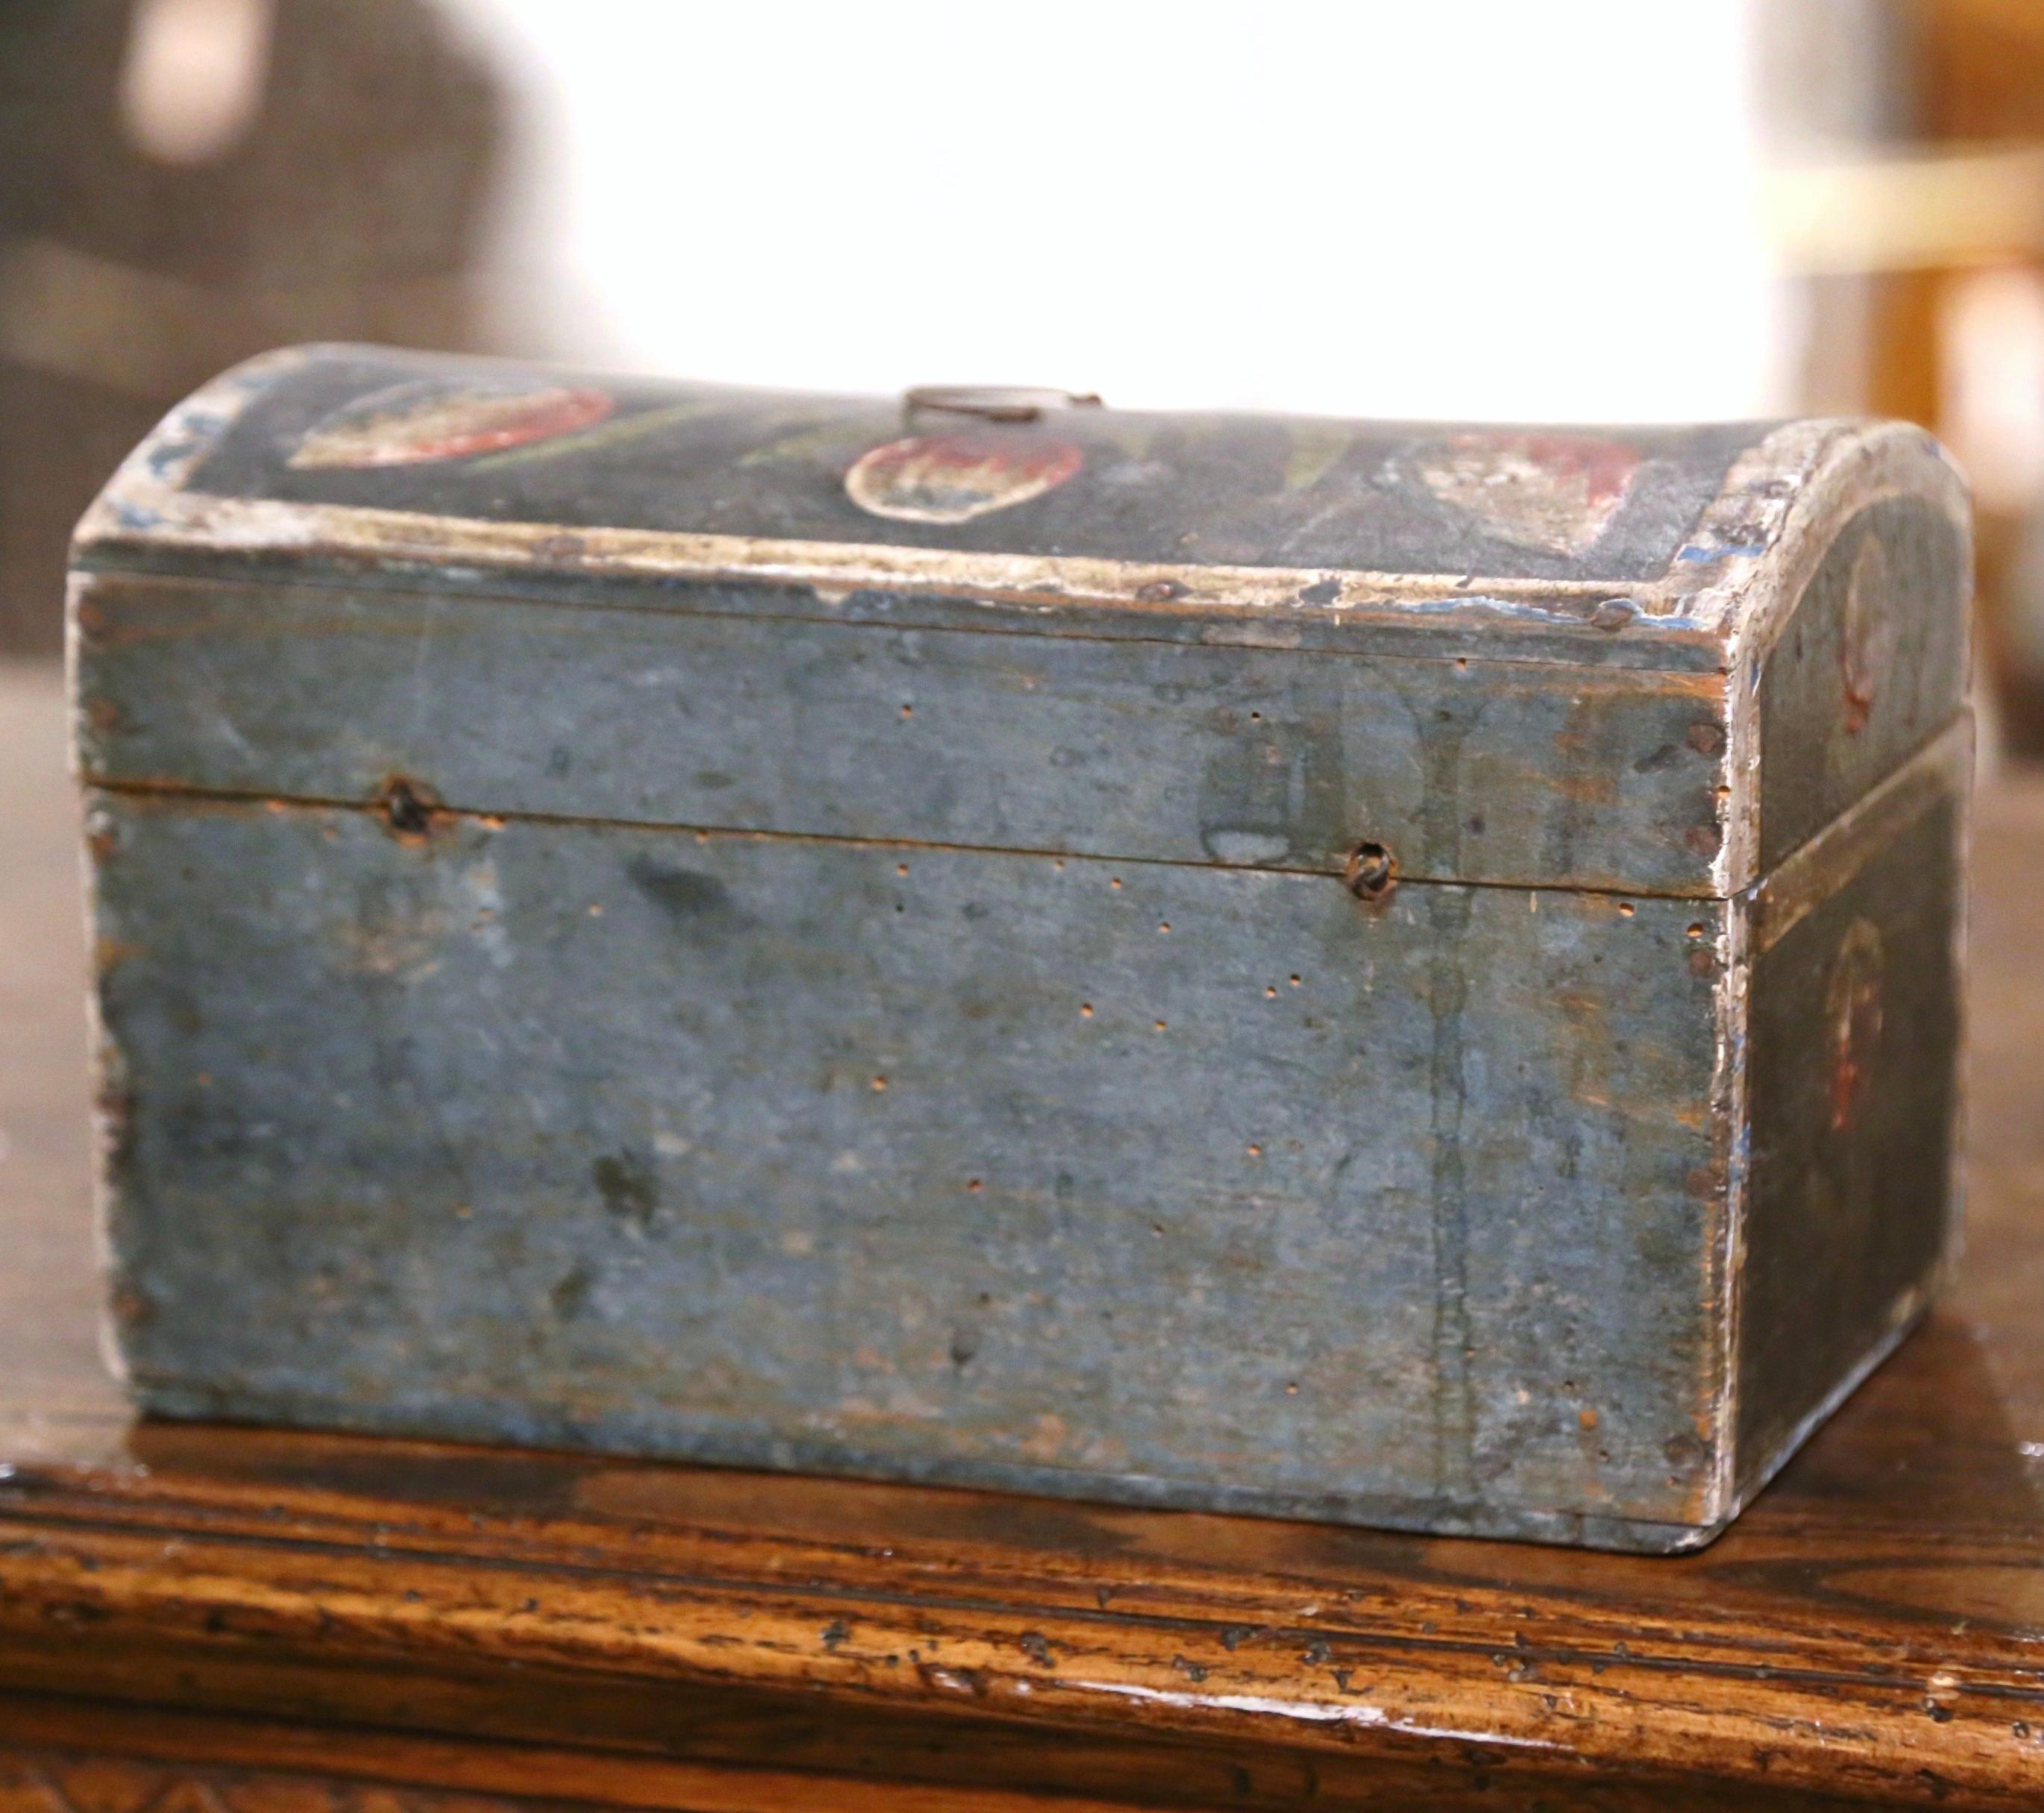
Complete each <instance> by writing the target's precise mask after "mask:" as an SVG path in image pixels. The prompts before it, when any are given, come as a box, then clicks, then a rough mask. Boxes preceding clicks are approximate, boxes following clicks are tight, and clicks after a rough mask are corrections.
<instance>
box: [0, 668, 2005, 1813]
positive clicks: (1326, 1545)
mask: <svg viewBox="0 0 2044 1813" xmlns="http://www.w3.org/2000/svg"><path fill="white" fill-rule="evenodd" d="M59 747H60V711H59V709H58V707H57V704H56V694H55V692H54V689H53V686H52V682H51V679H50V678H49V677H48V675H47V674H42V673H40V672H29V673H25V674H23V673H15V674H7V673H6V672H5V670H0V763H4V767H3V768H0V771H4V772H5V773H6V774H7V775H8V776H9V784H8V786H7V787H6V788H5V789H0V813H4V815H5V816H4V818H0V1025H4V1027H5V1028H6V1033H5V1044H4V1047H3V1048H0V1131H4V1133H5V1135H6V1156H5V1158H0V1813H25V1810H26V1809H29V1808H31V1807H33V1808H35V1809H37V1813H141V1807H142V1802H141V1801H140V1800H138V1799H137V1798H136V1796H139V1795H140V1792H141V1791H140V1789H137V1788H134V1784H135V1783H136V1782H137V1781H140V1780H143V1779H144V1777H146V1778H147V1780H148V1781H149V1782H152V1783H154V1784H156V1787H155V1788H153V1789H152V1790H151V1792H152V1793H155V1794H159V1795H161V1796H167V1797H171V1796H175V1807H177V1808H179V1809H180V1810H182V1809H183V1808H187V1807H192V1808H199V1807H203V1808H206V1809H212V1808H216V1807H220V1808H230V1809H234V1810H236V1813H269V1810H270V1809H271V1808H272V1807H274V1808H275V1809H277V1810H278V1813H282V1809H283V1807H284V1803H286V1801H288V1802H289V1803H290V1806H291V1807H293V1808H294V1809H295V1808H301V1807H302V1808H305V1809H308V1810H309V1813H326V1810H327V1809H330V1808H337V1807H340V1806H342V1805H346V1806H348V1807H351V1808H353V1807H359V1806H360V1805H363V1804H366V1802H367V1800H374V1799H375V1798H376V1796H378V1795H380V1794H382V1793H385V1792H396V1793H401V1796H403V1798H402V1800H401V1804H402V1805H404V1806H406V1807H412V1808H413V1809H414V1810H415V1813H428V1810H437V1809H440V1808H441V1807H443V1806H444V1803H447V1802H448V1801H449V1800H458V1801H459V1803H460V1804H461V1805H462V1806H463V1807H465V1808H467V1809H470V1810H471V1813H482V1809H483V1807H485V1806H486V1805H487V1806H489V1807H492V1808H495V1807H501V1806H508V1805H523V1804H525V1803H530V1802H532V1801H535V1800H540V1801H555V1802H559V1801H571V1802H586V1803H600V1804H603V1805H609V1806H644V1807H701V1808H724V1807H730V1808H733V1809H740V1808H751V1807H760V1808H765V1807H809V1806H810V1805H816V1806H819V1807H820V1806H822V1805H823V1804H824V1803H826V1802H828V1803H833V1804H834V1805H836V1806H838V1807H845V1808H863V1807H867V1806H871V1807H875V1808H878V1807H880V1806H882V1805H883V1804H884V1805H886V1806H888V1807H903V1808H909V1809H915V1810H920V1809H924V1808H929V1809H932V1810H934V1809H936V1808H939V1807H962V1808H977V1807H987V1808H993V1807H1017V1808H1020V1807H1022V1806H1023V1805H1024V1804H1025V1803H1026V1804H1028V1805H1031V1806H1039V1807H1043V1806H1047V1807H1072V1808H1078V1807H1088V1806H1094V1805H1101V1806H1106V1805H1114V1806H1125V1805H1135V1804H1143V1805H1153V1806H1188V1807H1189V1806H1222V1805H1228V1806H1239V1807H1277V1806H1285V1805H1292V1804H1297V1803H1301V1802H1304V1801H1307V1800H1311V1801H1312V1802H1313V1803H1315V1804H1318V1805H1322V1806H1328V1807H1335V1806H1349V1805H1357V1806H1363V1805H1367V1806H1370V1807H1422V1806H1460V1805H1465V1804H1466V1805H1471V1806H1481V1807H1493V1808H1501V1809H1518V1808H1525V1809H1531V1808H1535V1807H1556V1808H1560V1807H1600V1808H1611V1809H1617V1808H1621V1807H1623V1808H1637V1807H1666V1806H1689V1807H1723V1808H1727V1809H1729V1808H1733V1807H1769V1806H1779V1807H1842V1806H1846V1805H1850V1804H1859V1803H1881V1802H1889V1803H1904V1804H1911V1803H1918V1804H1923V1805H1942V1806H1946V1807H2010V1808H2015V1807H2034V1806H2037V1805H2038V1804H2040V1803H2044V1317H2040V1316H2039V1313H2038V1312H2039V1309H2040V1308H2044V1064H2040V1063H2039V1061H2038V1054H2039V1053H2040V1052H2044V889H2040V886H2039V884H2040V882H2044V786H2040V785H2039V784H2038V782H2034V781H2033V782H2027V783H2023V784H2016V783H2005V784H2003V785H2001V786H1998V787H1996V788H1995V789H1992V791H1991V792H1990V793H1989V794H1988V797H1987V798H1986V800H1985V801H1984V805H1983V811H1982V815H1981V828H1980V832H1979V836H1978V845H1977V871H1978V875H1979V883H1980V885H1979V897H1978V905H1977V914H1976V937H1975V960H1976V970H1975V974H1976V987H1975V992H1974V1037H1973V1046H1974V1054H1975V1055H1974V1062H1973V1073H1972V1090H1973V1133H1972V1154H1971V1161H1970V1197H1971V1204H1972V1208H1971V1223H1970V1226H1971V1234H1970V1237H1969V1248H1968V1252H1967V1256H1966V1259H1965V1263H1964V1266H1963V1267H1962V1271H1961V1278H1960V1281H1959V1283H1958V1287H1957V1288H1956V1289H1955V1290H1954V1292H1953V1293H1951V1294H1950V1296H1949V1297H1948V1298H1947V1300H1946V1301H1945V1303H1944V1304H1942V1305H1941V1306H1940V1307H1939V1308H1938V1310H1937V1311H1936V1312H1934V1314H1933V1316H1931V1319H1930V1321H1929V1323H1927V1326H1926V1327H1924V1328H1923V1330H1922V1331H1920V1332H1919V1334H1918V1335H1916V1336H1915V1337H1914V1338H1913V1339H1911V1341H1910V1342H1908V1344H1907V1345H1906V1346H1904V1349H1903V1350H1902V1351H1901V1352H1900V1354H1898V1355H1897V1356H1896V1358H1894V1359H1893V1360H1892V1362H1889V1363H1888V1365H1887V1366H1885V1367H1884V1368H1883V1369H1881V1371H1880V1372H1879V1373H1877V1374H1876V1375H1875V1377H1873V1379H1872V1380H1871V1381H1869V1384H1868V1385H1866V1387H1865V1389H1863V1390H1862V1391H1861V1392H1860V1393H1859V1394H1858V1396H1856V1397H1855V1398H1854V1400H1852V1401H1851V1402H1850V1404H1848V1405H1847V1406H1846V1408H1845V1409H1844V1410H1843V1411H1842V1412H1841V1413H1840V1414H1839V1415H1838V1417H1837V1418H1836V1419H1835V1420H1834V1421H1833V1422H1832V1423H1831V1425H1830V1426H1829V1427H1827V1428H1826V1429H1825V1430H1823V1431H1822V1432H1821V1433H1820V1434H1819V1435H1818V1436H1817V1438H1815V1440H1814V1441H1813V1442H1812V1444H1811V1445H1810V1446H1809V1447H1808V1449H1807V1450H1805V1451H1804V1453H1803V1454H1801V1455H1800V1457H1799V1458H1797V1460H1796V1462H1794V1463H1793V1464H1792V1465H1791V1466H1790V1468H1789V1469H1788V1472H1787V1473H1785V1475H1784V1476H1783V1477H1782V1478H1781V1481H1779V1482H1778V1483H1777V1485H1775V1486H1773V1488H1770V1489H1769V1491H1768V1492H1766V1493H1765V1494H1764V1495H1763V1496H1762V1498H1761V1499H1760V1500H1759V1501H1758V1503H1757V1504H1755V1505H1754V1508H1752V1509H1751V1510H1750V1511H1748V1512H1747V1514H1746V1515H1745V1517H1744V1518H1743V1519H1741V1520H1740V1522H1739V1523H1738V1524H1737V1525H1736V1526H1735V1527H1734V1528H1733V1529H1732V1531H1731V1532H1730V1533H1729V1534H1728V1535H1726V1536H1725V1537H1724V1538H1723V1539H1722V1540H1720V1541H1719V1542H1718V1543H1717V1544H1716V1545H1715V1546H1713V1547H1712V1548H1711V1549H1709V1550H1706V1551H1705V1552H1704V1553H1703V1554H1700V1555H1696V1556H1693V1557H1689V1558H1681V1559H1673V1560H1670V1559H1654V1558H1624V1557H1616V1556H1609V1555H1595V1554H1582V1553H1574V1552H1569V1551H1566V1550H1554V1549H1543V1548H1537V1547H1532V1546H1523V1545H1512V1544H1502V1543H1476V1542H1448V1541H1433V1540H1427V1539H1423V1538H1414V1537H1408V1536H1398V1535H1377V1534H1373V1533H1370V1532H1364V1531H1348V1530H1337V1529H1327V1528H1319V1527H1312V1526H1308V1525H1304V1524H1297V1523H1267V1522H1255V1521H1251V1520H1247V1519H1228V1518H1220V1517H1211V1516H1200V1515H1170V1514H1162V1513H1147V1512H1139V1511H1120V1510H1112V1509H1105V1508H1087V1507H1083V1506H1077V1505H1070V1504H1054V1503H1051V1502H1047V1501H1043V1500H1028V1499H1022V1498H1014V1497H1006V1496H999V1495H995V1494H987V1493H974V1492H951V1491H935V1490H918V1489H910V1488H895V1487H887V1486H879V1485H855V1484H847V1483H843V1482H831V1481H813V1480H803V1479H790V1478H778V1477H762V1476H757V1475H751V1474H746V1473H735V1472H723V1471H715V1470H710V1469H690V1468H684V1467H678V1466H663V1465H636V1464H628V1463H621V1462H615V1461H605V1460H590V1459H580V1458H566V1457H561V1456H556V1455H548V1454H531V1453H520V1452H513V1451H491V1450H478V1449H456V1448H451V1447H438V1446H427V1445H423V1444H408V1443H398V1442H375V1441H370V1440H364V1439H344V1438H332V1437H325V1436H313V1435H297V1434H291V1433H287V1432H279V1431H259V1430H251V1429H236V1428H225V1427H209V1426H197V1425H188V1426H172V1425H167V1424H166V1425H153V1426H139V1427H138V1426H134V1425H132V1424H131V1423H130V1422H129V1419H128V1418H127V1417H126V1415H125V1412H124V1411H123V1409H122V1407H121V1400H120V1396H119V1393H118V1392H117V1389H116V1388H115V1386H114V1385H113V1383H112V1381H109V1379H107V1378H106V1376H105V1375H104V1373H102V1370H101V1369H100V1365H99V1362H98V1358H97V1347H96V1343H95V1339H94V1315H95V1302H94V1298H95V1289H94V1283H93V1277H92V1260H91V1244H90V1226H89V1217H88V1215H87V1212H86V1193H85V1185H84V1175H85V1156H86V1143H85V1133H84V1124H83V1096H84V1087H85V1085H84V1080H83V1059H82V1055H81V1054H82V1048H83V1042H84V1041H83V1026H82V1014H81V1011H80V1009H79V1006H78V1003H79V1001H80V1000H81V999H82V997H83V981H82V963H81V962H80V958H79V951H78V944H79V937H80V933H79V929H78V920H77V916H76V912H75V899H74V893H75V885H76V884H75V865H74V863H73V861H72V857H71V839H72V836H73V835H74V828H75V827H74V811H73V808H72V806H71V802H70V800H69V796H68V792H67V787H66V786H65V784H64V783H63V778H62V773H61V763H60V759H59V756H58V754H57V751H58V750H59ZM109 1759H112V1760H111V1761H109ZM90 1769H102V1771H104V1770H108V1769H112V1770H113V1771H114V1772H115V1773H112V1774H107V1775H105V1776H104V1777H103V1779H104V1780H106V1782H108V1783H109V1784H112V1785H109V1787H108V1788H107V1789H106V1792H105V1794H104V1795H102V1797H101V1798H100V1799H99V1800H89V1798H88V1799H82V1798H81V1794H80V1791H79V1788H77V1786H76V1784H77V1782H79V1781H80V1780H90V1779H91V1778H90V1774H89V1770H90ZM119 1769H128V1770H129V1771H130V1773H129V1774H128V1775H125V1776H123V1775H120V1774H119V1773H118V1770H119ZM80 1770H87V1771H88V1774H86V1775H83V1776H82V1775H79V1773H78V1772H79V1771H80ZM138 1771H139V1772H141V1773H134V1772H138ZM152 1772H153V1773H152ZM67 1784H71V1785H67ZM121 1784H126V1785H125V1786H123V1785H121ZM350 1784H352V1785H350ZM131 1791H132V1792H131ZM124 1796H126V1797H127V1798H125V1799H124V1798H123V1797H124ZM148 1805H150V1806H153V1807H157V1808H159V1810H165V1813H167V1810H169V1809H171V1807H173V1799H172V1798H163V1799H159V1800H151V1801H149V1802H148Z"/></svg>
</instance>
